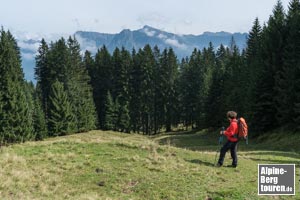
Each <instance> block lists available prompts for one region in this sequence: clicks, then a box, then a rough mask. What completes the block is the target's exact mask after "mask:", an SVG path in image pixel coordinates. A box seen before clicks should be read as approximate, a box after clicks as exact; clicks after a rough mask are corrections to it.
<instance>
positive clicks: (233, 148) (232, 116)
mask: <svg viewBox="0 0 300 200" xmlns="http://www.w3.org/2000/svg"><path fill="white" fill-rule="evenodd" d="M226 116H227V119H228V120H229V122H230V125H229V127H228V128H227V129H226V130H225V131H221V132H220V134H221V135H225V136H226V137H227V142H226V143H225V144H224V146H223V147H222V148H221V151H220V157H219V161H218V164H217V167H221V166H222V165H223V162H224V158H225V154H226V152H227V151H228V150H229V149H230V154H231V158H232V167H237V161H238V160H237V143H238V136H237V133H238V122H237V119H236V117H237V113H236V112H234V111H228V112H227V114H226Z"/></svg>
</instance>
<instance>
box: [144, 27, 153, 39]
mask: <svg viewBox="0 0 300 200" xmlns="http://www.w3.org/2000/svg"><path fill="white" fill-rule="evenodd" d="M144 32H145V33H146V35H148V36H149V37H153V36H154V35H155V33H156V32H155V31H153V30H152V31H151V30H149V29H148V28H144Z"/></svg>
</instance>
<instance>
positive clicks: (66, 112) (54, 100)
mask: <svg viewBox="0 0 300 200" xmlns="http://www.w3.org/2000/svg"><path fill="white" fill-rule="evenodd" d="M49 100H50V102H49V122H48V130H49V134H50V135H51V136H60V135H66V134H68V133H72V131H74V127H73V126H74V124H73V122H74V115H73V112H72V105H71V103H70V100H69V98H68V95H67V92H66V91H65V89H64V85H63V83H61V82H59V81H58V80H56V81H55V82H54V83H53V84H52V86H51V90H50V98H49Z"/></svg>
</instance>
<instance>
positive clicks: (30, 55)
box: [22, 52, 35, 60]
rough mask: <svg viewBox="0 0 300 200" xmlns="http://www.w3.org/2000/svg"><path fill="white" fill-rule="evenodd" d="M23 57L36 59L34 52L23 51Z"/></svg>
mask: <svg viewBox="0 0 300 200" xmlns="http://www.w3.org/2000/svg"><path fill="white" fill-rule="evenodd" d="M22 59H23V60H24V59H25V60H34V59H35V54H32V53H23V52H22Z"/></svg>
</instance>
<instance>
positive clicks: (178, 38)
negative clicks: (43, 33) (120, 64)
mask: <svg viewBox="0 0 300 200" xmlns="http://www.w3.org/2000/svg"><path fill="white" fill-rule="evenodd" d="M74 35H75V37H76V38H77V40H78V42H79V43H80V45H81V49H82V52H84V51H85V50H89V51H91V52H92V53H93V54H95V53H96V52H97V50H98V49H99V48H101V47H102V46H103V45H105V46H106V47H107V48H108V50H109V51H110V52H111V53H112V52H113V50H114V49H115V48H116V47H119V48H121V47H125V48H126V49H127V50H130V51H131V50H132V49H133V48H135V49H136V50H138V49H139V48H143V47H144V46H145V45H146V44H150V45H151V46H152V47H154V46H155V45H157V46H158V47H159V49H161V50H162V49H164V48H169V47H172V48H173V49H174V51H175V53H176V55H177V56H178V58H179V59H181V58H182V57H186V56H190V55H191V53H192V51H193V49H194V48H197V49H203V48H204V47H207V46H208V44H209V42H212V44H213V46H214V48H215V49H217V48H218V47H219V46H220V44H223V45H225V46H228V45H229V43H230V41H231V38H232V37H234V40H235V43H236V45H237V46H238V47H239V48H240V49H243V48H245V46H246V39H247V36H248V34H247V33H228V32H224V31H221V32H216V33H214V32H204V33H203V34H200V35H192V34H187V35H181V34H175V33H169V32H166V31H163V30H159V29H156V28H153V27H151V26H147V25H146V26H144V27H143V28H141V29H138V30H133V31H132V30H129V29H124V30H122V31H121V32H120V33H116V34H110V33H99V32H90V31H77V32H76V33H75V34H74ZM57 39H58V38H57ZM17 40H18V45H19V47H20V49H21V55H22V66H23V69H24V73H25V78H26V79H27V80H33V78H34V66H35V60H34V58H35V56H36V53H37V49H38V47H39V45H40V40H41V38H40V39H37V38H34V39H30V38H27V39H18V38H17ZM46 41H47V42H48V43H50V42H51V40H47V38H46Z"/></svg>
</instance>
